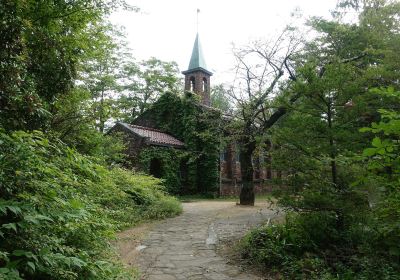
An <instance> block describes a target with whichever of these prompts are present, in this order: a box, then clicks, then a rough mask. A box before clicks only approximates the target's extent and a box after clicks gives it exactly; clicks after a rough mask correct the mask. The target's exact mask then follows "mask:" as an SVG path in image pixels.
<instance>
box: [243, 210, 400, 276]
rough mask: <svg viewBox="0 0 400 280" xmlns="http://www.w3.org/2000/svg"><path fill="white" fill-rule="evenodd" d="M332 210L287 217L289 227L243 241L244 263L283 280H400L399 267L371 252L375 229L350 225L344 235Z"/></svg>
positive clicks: (261, 230) (258, 232) (275, 227)
mask: <svg viewBox="0 0 400 280" xmlns="http://www.w3.org/2000/svg"><path fill="white" fill-rule="evenodd" d="M335 222H336V219H335V216H334V215H332V214H329V212H319V213H315V212H314V213H313V212H311V213H302V214H296V215H293V214H292V215H290V214H289V215H288V216H287V218H286V223H285V224H278V225H272V226H262V227H259V228H257V229H255V230H252V231H250V232H249V233H248V234H247V235H246V236H245V237H244V238H243V240H242V241H241V243H240V247H239V249H240V251H241V253H242V256H243V257H244V259H245V260H247V261H248V262H249V263H251V264H254V265H256V266H259V267H261V268H262V269H263V270H265V271H267V272H268V273H275V272H278V273H279V274H280V275H282V276H283V277H284V279H375V278H376V275H379V277H380V278H379V279H393V280H394V279H398V275H399V272H400V266H399V264H398V263H396V262H395V261H392V260H390V259H389V258H387V257H386V256H384V255H382V254H380V253H379V252H378V251H375V252H372V251H369V250H370V249H371V245H372V244H371V240H373V235H375V234H376V233H374V232H375V231H371V230H370V229H369V228H367V227H364V226H361V225H360V226H355V225H352V226H351V227H349V228H348V229H347V230H345V231H343V232H340V231H337V230H336V229H335V226H334V225H335Z"/></svg>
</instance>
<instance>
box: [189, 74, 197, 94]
mask: <svg viewBox="0 0 400 280" xmlns="http://www.w3.org/2000/svg"><path fill="white" fill-rule="evenodd" d="M195 88H196V80H195V78H194V77H193V76H192V77H190V90H191V91H193V92H194V90H195Z"/></svg>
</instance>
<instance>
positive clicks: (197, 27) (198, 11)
mask: <svg viewBox="0 0 400 280" xmlns="http://www.w3.org/2000/svg"><path fill="white" fill-rule="evenodd" d="M199 13H200V9H199V8H197V23H196V29H197V33H199Z"/></svg>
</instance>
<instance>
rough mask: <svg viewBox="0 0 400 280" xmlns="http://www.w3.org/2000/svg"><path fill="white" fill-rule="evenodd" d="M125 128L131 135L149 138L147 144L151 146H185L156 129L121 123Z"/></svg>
mask: <svg viewBox="0 0 400 280" xmlns="http://www.w3.org/2000/svg"><path fill="white" fill-rule="evenodd" d="M121 124H122V125H124V126H125V127H127V128H128V129H129V130H130V131H132V132H133V133H135V134H137V135H139V136H141V137H146V138H149V144H153V145H161V146H174V147H184V146H185V144H184V143H183V142H182V141H179V140H178V139H176V138H175V137H173V136H171V135H169V134H167V133H164V132H162V131H160V130H158V129H154V128H150V127H144V126H139V125H133V124H126V123H121Z"/></svg>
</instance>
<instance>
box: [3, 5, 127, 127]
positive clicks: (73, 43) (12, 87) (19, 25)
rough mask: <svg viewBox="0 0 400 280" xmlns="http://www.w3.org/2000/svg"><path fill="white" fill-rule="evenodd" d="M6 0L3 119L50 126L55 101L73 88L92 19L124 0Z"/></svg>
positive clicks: (5, 122)
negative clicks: (66, 0) (53, 0)
mask: <svg viewBox="0 0 400 280" xmlns="http://www.w3.org/2000/svg"><path fill="white" fill-rule="evenodd" d="M50 2H51V1H44V2H43V1H20V0H16V1H2V2H1V4H0V16H1V18H2V21H1V23H0V34H1V38H2V41H1V44H2V45H1V48H0V49H1V51H0V60H1V61H2V63H1V66H0V75H1V82H0V93H1V95H0V108H1V110H0V122H1V124H2V125H3V126H4V127H6V128H7V129H39V128H46V127H47V126H48V124H49V119H50V118H51V115H52V114H53V113H54V107H53V104H54V102H55V101H56V100H57V98H59V97H60V96H63V95H66V94H68V93H69V92H70V90H71V89H72V88H73V87H74V80H75V78H76V77H77V64H79V62H80V61H81V59H82V57H83V56H84V53H85V52H86V51H87V50H88V48H90V45H85V44H82V42H85V41H87V40H85V38H87V36H88V35H89V34H88V31H89V30H90V28H89V27H90V26H91V25H92V24H94V25H96V24H97V23H98V22H100V21H102V20H103V16H104V15H105V14H107V13H109V12H110V11H111V10H112V9H113V8H116V7H118V6H120V5H122V4H123V1H108V0H107V1H106V0H105V1H97V0H78V1H73V2H71V3H70V2H68V3H67V2H65V1H57V2H56V3H51V4H50Z"/></svg>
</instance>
